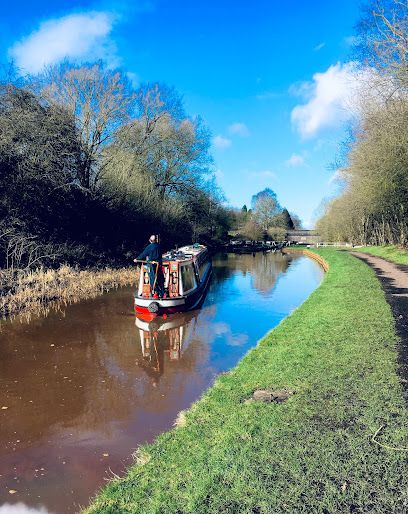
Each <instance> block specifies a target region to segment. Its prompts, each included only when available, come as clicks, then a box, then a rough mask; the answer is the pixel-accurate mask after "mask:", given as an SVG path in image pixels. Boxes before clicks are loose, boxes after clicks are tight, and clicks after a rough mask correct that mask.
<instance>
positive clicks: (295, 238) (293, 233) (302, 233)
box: [286, 230, 322, 245]
mask: <svg viewBox="0 0 408 514" xmlns="http://www.w3.org/2000/svg"><path fill="white" fill-rule="evenodd" d="M286 240H287V241H290V242H291V243H305V244H311V245H314V244H316V243H321V242H322V238H321V237H320V236H319V234H318V233H317V232H316V230H288V232H287V234H286Z"/></svg>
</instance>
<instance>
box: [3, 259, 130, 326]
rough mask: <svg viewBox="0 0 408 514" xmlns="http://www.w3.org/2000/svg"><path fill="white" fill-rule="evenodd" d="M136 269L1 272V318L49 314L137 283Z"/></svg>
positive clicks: (69, 268) (61, 269)
mask: <svg viewBox="0 0 408 514" xmlns="http://www.w3.org/2000/svg"><path fill="white" fill-rule="evenodd" d="M137 276H138V275H137V272H136V270H135V268H119V269H110V268H106V269H103V270H93V271H92V270H75V269H73V268H71V267H69V266H65V265H64V266H61V267H60V268H59V269H57V270H53V269H48V270H44V269H39V270H35V271H21V270H20V271H14V272H10V271H5V270H1V271H0V292H1V295H0V317H1V318H5V317H10V316H15V315H17V314H24V315H28V316H30V315H31V314H38V313H46V312H47V310H48V309H49V307H50V306H52V305H55V304H56V303H58V302H61V303H64V304H68V303H73V302H77V301H79V300H82V299H84V298H93V297H95V296H98V295H100V294H102V293H104V292H105V291H109V290H110V289H113V288H117V287H120V286H126V285H131V284H134V283H136V280H137Z"/></svg>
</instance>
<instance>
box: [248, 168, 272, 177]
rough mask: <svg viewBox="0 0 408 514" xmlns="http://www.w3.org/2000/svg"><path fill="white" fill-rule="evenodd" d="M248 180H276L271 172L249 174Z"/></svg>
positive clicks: (263, 171)
mask: <svg viewBox="0 0 408 514" xmlns="http://www.w3.org/2000/svg"><path fill="white" fill-rule="evenodd" d="M249 177H250V178H273V179H275V178H276V173H275V172H273V171H271V170H262V171H253V172H252V173H250V174H249Z"/></svg>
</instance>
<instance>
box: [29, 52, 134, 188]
mask: <svg viewBox="0 0 408 514" xmlns="http://www.w3.org/2000/svg"><path fill="white" fill-rule="evenodd" d="M38 83H39V86H40V90H41V94H42V96H43V97H44V98H45V99H46V100H47V101H48V102H50V103H51V104H57V105H62V106H64V107H65V108H66V109H67V110H68V111H69V112H70V113H71V114H72V115H73V116H74V117H75V120H76V123H77V127H78V131H79V137H80V141H81V148H82V157H81V164H80V166H79V168H78V182H79V184H80V185H81V186H82V187H83V188H85V189H93V188H95V186H96V185H97V182H98V179H99V176H100V172H101V161H100V156H101V153H102V149H103V148H104V146H105V145H107V144H108V143H109V142H110V141H111V140H112V137H113V135H114V134H115V132H116V131H117V130H118V128H119V127H120V126H121V125H122V124H123V123H125V122H126V121H127V120H128V119H129V117H130V114H131V111H132V108H133V106H134V99H135V96H134V94H133V93H132V91H131V88H130V85H129V82H128V80H127V79H126V77H125V76H124V75H123V74H122V73H121V72H120V71H118V70H114V71H112V70H108V69H105V68H104V66H103V64H102V63H101V62H98V63H96V64H89V65H82V66H73V65H70V64H68V63H64V64H62V65H58V66H54V67H51V68H49V69H48V70H47V71H46V72H45V73H44V74H43V75H42V76H41V77H39V81H38Z"/></svg>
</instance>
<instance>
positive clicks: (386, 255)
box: [356, 245, 408, 265]
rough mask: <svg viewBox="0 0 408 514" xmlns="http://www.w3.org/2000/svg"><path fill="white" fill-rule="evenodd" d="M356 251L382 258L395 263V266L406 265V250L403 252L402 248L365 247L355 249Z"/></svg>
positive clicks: (407, 258)
mask: <svg viewBox="0 0 408 514" xmlns="http://www.w3.org/2000/svg"><path fill="white" fill-rule="evenodd" d="M356 250H357V251H359V252H364V253H369V254H371V255H376V256H377V257H382V258H383V259H387V260H388V261H391V262H396V263H397V264H406V265H408V249H407V250H404V249H403V248H400V247H398V246H395V245H387V246H365V247H363V248H356Z"/></svg>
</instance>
